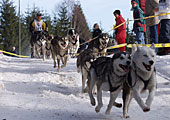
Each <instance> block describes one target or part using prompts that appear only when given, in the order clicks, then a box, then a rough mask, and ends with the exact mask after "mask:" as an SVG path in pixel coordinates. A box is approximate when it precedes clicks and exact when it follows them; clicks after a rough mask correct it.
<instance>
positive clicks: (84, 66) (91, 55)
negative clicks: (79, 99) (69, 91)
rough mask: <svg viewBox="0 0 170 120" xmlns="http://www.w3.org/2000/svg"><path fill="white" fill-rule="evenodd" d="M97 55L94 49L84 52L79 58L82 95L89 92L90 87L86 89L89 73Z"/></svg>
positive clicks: (78, 65) (78, 68)
mask: <svg viewBox="0 0 170 120" xmlns="http://www.w3.org/2000/svg"><path fill="white" fill-rule="evenodd" d="M96 57H97V55H96V53H95V52H94V51H93V50H92V49H85V50H83V51H82V52H81V53H80V54H79V56H78V57H77V62H76V63H77V72H78V73H79V72H81V74H82V93H85V92H87V91H88V90H87V89H88V87H86V89H85V83H86V80H87V76H88V72H89V69H90V66H91V62H92V61H93V60H94V59H96Z"/></svg>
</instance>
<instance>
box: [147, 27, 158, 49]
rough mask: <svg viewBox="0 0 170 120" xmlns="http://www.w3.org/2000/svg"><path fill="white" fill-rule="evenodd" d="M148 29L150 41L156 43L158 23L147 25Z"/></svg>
mask: <svg viewBox="0 0 170 120" xmlns="http://www.w3.org/2000/svg"><path fill="white" fill-rule="evenodd" d="M149 29H150V38H151V43H158V25H153V26H150V27H149ZM157 51H158V50H157V48H156V49H155V52H157Z"/></svg>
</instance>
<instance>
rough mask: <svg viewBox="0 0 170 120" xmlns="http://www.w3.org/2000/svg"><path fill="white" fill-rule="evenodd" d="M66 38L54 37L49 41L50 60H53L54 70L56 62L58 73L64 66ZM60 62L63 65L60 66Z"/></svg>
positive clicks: (66, 50) (67, 42)
mask: <svg viewBox="0 0 170 120" xmlns="http://www.w3.org/2000/svg"><path fill="white" fill-rule="evenodd" d="M68 44H69V41H68V38H67V37H55V38H54V39H53V40H52V41H51V51H52V58H53V60H54V68H56V61H55V59H56V58H57V63H58V72H60V69H61V68H63V67H65V66H66V63H67V59H68V57H69V55H68ZM60 61H62V63H63V65H62V66H60Z"/></svg>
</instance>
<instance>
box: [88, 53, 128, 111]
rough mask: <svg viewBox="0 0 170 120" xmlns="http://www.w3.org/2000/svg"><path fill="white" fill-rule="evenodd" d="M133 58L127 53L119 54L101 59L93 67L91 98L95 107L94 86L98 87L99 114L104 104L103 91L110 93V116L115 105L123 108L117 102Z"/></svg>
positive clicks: (90, 80)
mask: <svg viewBox="0 0 170 120" xmlns="http://www.w3.org/2000/svg"><path fill="white" fill-rule="evenodd" d="M130 63H131V57H130V55H129V54H127V53H125V52H119V53H116V54H114V55H113V57H112V58H110V57H99V58H97V59H96V60H95V61H94V62H93V63H92V65H91V68H90V71H89V76H88V80H89V97H90V101H91V104H92V105H93V106H95V104H96V103H95V99H94V97H93V94H92V90H93V87H94V85H96V86H97V101H98V105H97V107H96V108H95V110H96V112H99V111H100V109H101V107H102V106H103V103H102V90H103V91H110V102H109V104H108V107H107V110H106V114H110V111H111V108H112V106H113V105H115V106H117V107H121V104H119V103H116V102H115V100H116V98H117V96H118V94H119V93H120V91H121V89H122V86H123V83H124V82H125V79H126V73H127V72H128V71H129V67H130Z"/></svg>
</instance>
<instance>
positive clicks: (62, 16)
mask: <svg viewBox="0 0 170 120" xmlns="http://www.w3.org/2000/svg"><path fill="white" fill-rule="evenodd" d="M54 25H55V26H54V27H55V29H54V30H55V31H54V33H55V35H59V36H66V35H67V31H68V28H70V19H69V17H68V11H67V7H66V4H65V2H63V3H61V5H59V7H58V16H55V17H54Z"/></svg>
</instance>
